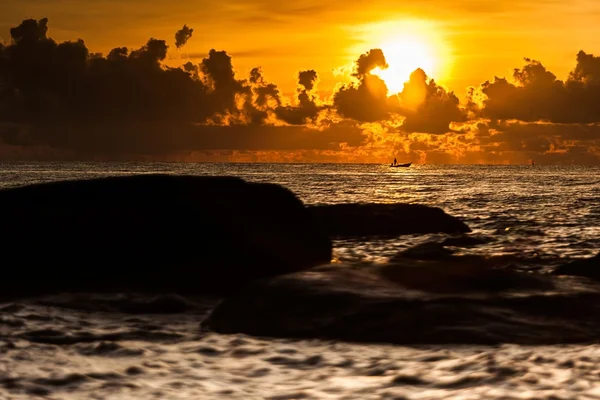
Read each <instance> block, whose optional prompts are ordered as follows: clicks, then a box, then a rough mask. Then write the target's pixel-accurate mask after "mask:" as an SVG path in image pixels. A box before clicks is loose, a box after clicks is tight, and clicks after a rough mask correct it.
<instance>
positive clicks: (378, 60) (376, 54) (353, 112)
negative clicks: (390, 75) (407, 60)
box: [333, 49, 389, 122]
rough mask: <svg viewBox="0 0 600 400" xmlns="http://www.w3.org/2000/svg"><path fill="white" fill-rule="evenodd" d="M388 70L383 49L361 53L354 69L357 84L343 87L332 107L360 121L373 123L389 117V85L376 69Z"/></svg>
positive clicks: (345, 115) (344, 115)
mask: <svg viewBox="0 0 600 400" xmlns="http://www.w3.org/2000/svg"><path fill="white" fill-rule="evenodd" d="M377 67H379V68H387V62H386V60H385V56H384V55H383V52H382V51H381V50H380V49H373V50H370V51H369V52H368V53H365V54H362V55H361V56H360V57H359V58H358V60H356V64H355V67H354V72H353V76H354V77H355V78H356V79H357V80H358V82H357V83H350V84H348V85H342V86H341V87H340V88H339V90H338V91H337V92H336V93H335V94H334V96H333V105H334V106H335V108H336V110H337V111H338V112H339V113H340V115H342V116H343V117H346V118H351V119H354V120H357V121H361V122H374V121H381V120H384V119H387V118H388V117H389V109H388V97H387V92H388V89H387V86H386V84H385V82H384V81H383V80H382V79H381V78H379V77H378V76H376V75H373V74H371V72H372V71H373V70H374V69H375V68H377Z"/></svg>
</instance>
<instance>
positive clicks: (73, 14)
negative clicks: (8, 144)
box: [0, 0, 600, 163]
mask: <svg viewBox="0 0 600 400" xmlns="http://www.w3.org/2000/svg"><path fill="white" fill-rule="evenodd" d="M0 9H1V10H2V13H0V38H1V39H3V41H4V42H5V43H6V44H8V43H9V40H8V39H9V38H10V34H9V29H10V28H11V27H14V26H16V25H18V24H19V23H20V22H21V21H22V20H23V19H26V18H34V19H41V18H43V17H47V18H48V19H49V20H50V24H49V25H50V31H49V32H48V35H49V36H50V37H52V38H53V39H55V40H56V41H59V42H60V41H65V40H74V39H77V38H83V39H84V40H85V43H86V45H87V47H88V48H89V49H90V51H93V52H102V53H104V54H105V55H106V54H107V53H108V51H109V50H110V49H112V48H114V47H117V46H127V47H129V48H139V47H141V46H142V45H144V44H145V43H146V42H147V40H148V38H150V37H154V38H158V39H165V40H167V42H168V44H169V46H170V48H169V53H168V57H167V59H166V64H167V65H171V66H180V65H182V64H184V63H185V62H187V61H193V63H195V64H197V63H200V62H202V60H203V59H204V58H206V57H207V56H208V52H209V50H210V49H216V50H226V51H227V53H228V54H229V55H231V56H232V58H233V66H234V68H235V71H236V73H237V74H238V76H239V78H246V77H247V76H248V73H249V71H250V70H251V69H252V68H253V67H257V66H260V67H262V73H263V76H264V79H265V81H268V82H273V83H275V84H277V86H278V88H279V89H280V90H281V92H282V93H283V94H284V95H285V97H286V98H292V97H294V96H296V92H295V91H296V88H297V87H298V72H299V71H304V70H310V69H314V70H316V71H317V73H318V75H319V78H318V85H317V89H316V91H315V92H314V93H316V94H318V96H319V100H318V102H317V103H318V104H325V103H327V104H333V95H334V93H336V92H337V91H338V90H339V84H340V82H348V81H350V80H351V79H354V78H352V77H351V74H352V72H353V68H354V66H355V61H356V60H357V59H358V57H359V56H361V54H364V53H366V52H368V51H369V50H371V49H374V48H382V49H383V50H384V53H385V56H386V59H387V62H388V64H389V68H388V70H387V72H386V71H384V70H380V69H375V70H373V71H372V73H373V74H374V75H377V76H380V77H381V78H383V79H384V81H385V82H386V84H387V87H388V89H390V91H389V92H388V94H389V95H392V94H395V93H398V92H401V91H402V90H403V87H404V82H405V81H407V80H408V79H409V73H410V72H411V71H413V70H414V69H415V68H417V67H422V68H424V69H425V72H426V73H427V75H428V76H429V77H430V78H434V79H435V82H436V83H437V84H440V85H441V86H442V87H443V88H444V89H445V90H448V91H454V92H455V93H456V95H457V96H458V98H459V99H460V102H461V106H460V107H463V108H464V110H463V111H464V113H465V115H466V114H468V113H471V114H469V116H468V118H467V117H465V118H467V120H463V119H461V118H462V117H461V118H454V117H453V116H452V115H451V114H452V112H453V110H450V109H444V111H443V112H445V113H446V114H447V118H448V121H452V123H451V124H450V128H449V129H448V134H445V135H444V134H443V132H438V131H439V126H431V124H429V125H427V124H428V123H429V122H428V121H429V120H431V119H435V118H436V117H437V114H435V113H434V114H431V113H432V112H433V111H431V110H434V109H435V106H432V107H434V108H431V110H429V111H427V110H426V111H427V112H423V113H421V111H419V113H420V114H419V113H416V114H411V111H410V110H409V109H408V108H407V104H406V101H407V100H406V99H407V97H406V96H407V95H405V97H404V98H403V99H402V98H401V99H400V100H394V99H392V102H393V101H397V102H399V103H400V104H401V107H400V109H402V110H403V111H402V112H404V114H402V116H403V117H407V115H408V117H407V118H408V119H411V118H412V120H411V121H410V123H411V124H412V125H413V129H412V130H408V128H406V127H407V124H408V122H405V123H404V125H401V123H400V122H398V120H397V118H396V117H391V118H392V119H394V118H396V120H394V121H392V120H390V121H386V122H381V120H380V119H377V118H371V119H369V118H370V117H369V116H367V117H366V118H363V119H360V118H359V119H355V121H358V122H356V125H352V126H353V128H357V129H361V130H362V132H363V135H364V137H365V138H367V139H366V140H365V141H364V142H363V143H362V144H361V145H360V146H356V145H352V144H349V143H351V142H353V141H354V142H356V141H357V139H356V137H355V136H352V135H350V134H349V136H351V139H349V140H347V141H344V140H343V138H342V139H340V137H341V136H340V134H339V133H338V130H337V129H338V128H337V126H338V125H336V124H338V122H335V123H334V124H333V125H328V128H326V129H330V128H331V130H332V132H334V133H331V135H333V136H334V137H335V138H336V140H338V139H340V140H338V141H337V142H336V143H338V142H339V143H340V145H339V149H337V150H333V149H331V148H329V147H327V146H326V145H325V144H323V145H322V146H321V147H322V148H320V149H317V150H315V149H302V148H298V149H295V150H297V151H295V152H290V151H287V152H281V151H271V152H268V151H267V150H265V151H267V152H266V153H265V152H260V151H256V152H251V151H250V150H248V149H240V148H232V149H230V150H231V151H230V152H229V153H218V154H216V153H215V155H213V156H214V158H215V159H218V160H225V159H229V160H231V159H240V160H241V159H244V160H245V159H248V160H294V161H298V160H311V161H318V160H320V159H321V160H331V161H367V162H380V160H387V159H389V158H391V156H392V155H395V154H397V153H398V152H404V154H405V155H406V157H409V156H410V158H411V159H412V161H415V162H418V161H421V162H515V163H527V162H529V160H530V158H533V157H534V156H535V152H536V151H539V152H540V154H542V155H543V156H544V157H546V158H547V159H548V162H558V163H560V162H578V160H579V158H578V157H579V156H580V155H581V154H583V153H582V150H581V149H582V148H584V147H585V148H586V149H587V151H588V152H587V153H586V154H585V157H584V156H581V157H584V158H581V160H584V161H585V162H596V161H597V162H600V136H599V135H598V134H597V133H595V132H596V131H595V129H596V126H595V125H594V126H592V127H590V126H588V125H584V124H589V123H592V124H600V121H596V120H595V119H590V118H589V117H588V116H585V118H580V117H581V116H579V115H577V116H574V115H567V116H565V115H558V114H556V113H554V114H553V112H554V111H555V110H556V109H560V106H553V107H554V108H553V109H552V110H554V111H552V110H549V109H543V110H542V109H540V110H537V109H536V110H533V111H531V112H530V113H529V114H527V113H525V114H526V115H522V113H520V112H519V111H518V110H510V109H509V108H510V105H511V104H509V103H507V102H508V100H507V101H506V102H505V104H500V103H501V102H502V99H503V98H507V97H502V96H504V94H502V93H504V92H502V90H504V89H502V87H501V85H499V86H495V87H494V88H492V89H490V90H492V91H491V92H490V93H500V95H496V97H495V101H496V102H495V103H494V102H492V103H490V104H491V105H490V107H488V110H486V112H487V113H486V112H481V110H479V111H477V110H475V111H474V110H471V109H469V108H468V107H469V106H468V104H467V101H466V97H465V96H466V93H467V91H468V87H469V86H473V87H477V88H479V87H480V85H482V84H483V83H484V82H486V81H493V80H494V77H495V76H499V77H506V78H507V79H508V80H509V82H513V78H512V74H513V70H514V69H515V68H522V67H523V66H524V65H525V61H524V58H525V57H528V58H531V59H533V60H540V61H541V62H542V63H543V65H544V67H545V68H546V69H547V70H548V71H551V72H552V73H554V74H555V75H556V77H557V78H558V79H559V80H566V79H567V78H568V75H569V72H571V71H572V70H573V69H574V68H575V66H576V56H577V54H578V52H579V51H580V50H585V51H586V52H587V53H588V54H595V55H598V54H600V43H599V42H598V40H597V38H598V37H600V24H598V20H599V17H600V2H598V1H596V0H573V1H558V0H537V1H535V2H533V1H517V0H506V1H501V2H492V1H483V0H415V1H411V2H401V1H397V0H372V1H369V2H366V1H364V0H360V1H359V0H331V1H328V2H324V1H317V0H304V1H303V2H290V1H287V2H286V1H281V0H202V1H190V0H185V1H184V0H169V1H166V0H144V1H142V0H127V1H119V0H0ZM183 24H187V25H188V26H190V27H192V28H193V29H194V34H193V37H192V39H191V40H190V41H189V42H188V43H187V45H186V46H184V47H183V48H182V49H181V50H178V49H176V48H175V46H174V45H173V42H174V40H173V36H174V33H175V32H176V31H177V30H178V29H180V28H181V27H182V25H183ZM421 64H423V65H421ZM369 73H370V72H369ZM582 79H584V78H582ZM585 79H587V78H585ZM367 80H368V79H367ZM365 82H367V81H365ZM531 82H533V81H531ZM531 82H525V81H524V82H522V84H523V85H525V86H526V85H529V84H530V83H531ZM582 82H583V80H582ZM586 82H587V81H586ZM367 83H368V82H367ZM531 84H532V85H533V86H531V87H532V88H533V89H531V93H533V95H535V96H537V95H538V94H539V98H540V99H543V98H544V94H543V93H545V92H543V91H536V90H537V89H536V90H534V89H535V88H536V87H537V86H535V82H533V83H531ZM517 86H519V84H518V85H517ZM496 89H497V90H499V92H498V91H494V90H496ZM528 90H529V89H528ZM523 93H529V92H523ZM350 95H352V93H350ZM442 96H446V94H445V92H444V93H442ZM511 96H512V95H511ZM515 96H516V95H515ZM519 96H520V95H519ZM527 96H530V95H529V94H527ZM527 96H525V97H518V96H517V97H515V98H517V99H520V100H519V101H523V102H524V103H522V104H524V107H527V101H526V99H529V98H531V96H530V97H527ZM565 96H566V95H565ZM563 97H564V96H563ZM508 98H511V99H512V97H508ZM536 98H537V97H536ZM564 98H569V97H568V96H567V97H564ZM590 98H591V97H590ZM348 99H349V98H348ZM444 99H445V100H444V101H446V100H447V99H446V98H445V97H444ZM524 99H525V100H524ZM347 101H350V100H347ZM361 101H362V100H361ZM510 101H512V100H510ZM561 101H564V99H563V100H561ZM590 101H591V100H590ZM594 101H595V100H594ZM450 102H451V100H450ZM365 104H367V103H365ZM444 104H447V103H444ZM519 104H521V103H519ZM556 104H564V103H560V102H558V101H557V103H556ZM500 105H502V107H500ZM343 106H344V105H343V104H342V107H343ZM347 106H348V105H347ZM336 107H337V108H338V111H339V112H338V115H337V117H336V118H338V117H340V118H342V119H343V118H346V117H348V115H349V114H348V113H346V115H344V113H343V112H342V111H340V110H341V109H339V107H338V104H336ZM369 107H371V105H370V104H368V105H367V107H366V108H367V109H368V108H369ZM373 107H374V106H373ZM494 107H495V108H494ZM540 107H541V106H540ZM325 108H327V107H325ZM363 108H365V107H363ZM409 108H410V107H409ZM371 111H372V110H371ZM413 111H414V110H413ZM407 113H408V114H407ZM428 113H429V114H428ZM321 114H325V111H322V112H321ZM321 114H320V115H321ZM411 115H412V117H411ZM490 115H491V116H492V117H491V118H492V120H493V119H494V118H499V121H491V122H490V121H489V120H485V121H484V119H485V118H489V117H490ZM549 115H550V117H548V116H549ZM329 117H330V116H327V117H326V116H319V120H321V119H323V118H326V119H327V118H329ZM547 117H548V118H549V119H550V120H551V121H552V124H551V125H552V126H551V127H548V126H547V125H546V124H540V123H539V121H538V119H539V120H545V119H547ZM348 118H350V117H348ZM452 118H454V119H452ZM334 120H335V121H338V120H337V119H335V118H334ZM328 121H329V123H331V121H330V120H329V119H328ZM482 121H483V122H482ZM313 122H315V121H313ZM1 123H2V121H0V128H2V124H1ZM342 123H345V122H343V121H342V122H340V124H342ZM315 124H316V122H315ZM573 124H578V125H573ZM317 125H318V124H317ZM402 126H403V127H404V129H403V128H401V127H402ZM309 128H310V129H312V128H314V126H313V127H312V128H311V126H309V125H307V126H305V127H303V128H302V129H309ZM299 129H300V128H299ZM319 129H324V128H323V127H320V128H319ZM420 129H424V130H423V131H422V130H420ZM598 130H599V131H600V125H599V126H598ZM525 131H526V132H527V133H526V134H524V133H523V132H525ZM591 131H593V132H591ZM399 132H401V134H400V133H399ZM564 132H568V134H566V133H564ZM573 132H576V133H573ZM577 132H578V133H577ZM590 132H591V133H590ZM298 135H300V136H302V134H301V133H298ZM511 135H512V136H511ZM524 135H529V136H527V137H526V136H524ZM300 136H298V138H300ZM273 137H276V136H273ZM597 138H598V139H597ZM542 139H543V140H542ZM584 139H585V140H593V141H592V142H586V143H583V142H582V140H584ZM265 140H266V139H265ZM298 140H300V139H298ZM302 140H304V139H302ZM540 140H541V141H544V143H543V144H541V142H540ZM269 143H270V144H271V142H269ZM0 144H1V138H0ZM285 145H286V146H289V145H290V144H289V143H287V142H286V143H285ZM348 146H349V147H348ZM519 146H520V147H521V148H522V149H523V151H522V152H521V153H519V152H518V148H519ZM536 146H537V147H536ZM250 147H252V146H250ZM267 147H268V146H267ZM538 148H539V149H542V148H543V151H542V150H536V149H538ZM325 150H326V151H325ZM7 151H8V152H10V151H13V150H12V148H10V149H8V150H7V149H6V148H4V150H3V149H2V148H0V154H3V153H6V152H7ZM244 151H250V152H249V153H244ZM319 151H321V152H320V153H319ZM178 154H179V153H178ZM194 154H197V152H195V151H192V150H190V151H188V152H185V151H184V152H183V153H180V154H179V155H176V156H173V155H171V156H169V157H176V158H177V157H181V158H186V159H189V158H190V157H191V158H194V157H195V156H193V155H194ZM224 154H225V155H224ZM231 154H234V155H235V156H231ZM532 154H533V155H532ZM213 156H210V157H213ZM206 157H208V158H210V157H209V156H206ZM232 157H233V158H232ZM236 157H237V158H236ZM401 157H402V156H401ZM561 157H562V158H561ZM594 157H596V158H594ZM200 158H202V157H200ZM590 160H591V161H590ZM594 160H596V161H594Z"/></svg>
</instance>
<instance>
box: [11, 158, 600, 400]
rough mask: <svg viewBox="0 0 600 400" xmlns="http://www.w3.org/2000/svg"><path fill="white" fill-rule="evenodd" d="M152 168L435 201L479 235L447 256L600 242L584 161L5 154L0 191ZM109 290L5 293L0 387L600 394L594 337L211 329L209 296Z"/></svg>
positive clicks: (140, 392) (338, 245)
mask: <svg viewBox="0 0 600 400" xmlns="http://www.w3.org/2000/svg"><path fill="white" fill-rule="evenodd" d="M149 173H164V174H185V175H213V176H217V175H218V176H224V175H226V176H237V177H241V178H243V179H245V180H248V181H253V182H270V183H277V184H281V185H283V186H285V187H287V188H289V189H290V190H292V191H293V192H294V193H296V195H297V196H298V197H299V198H300V199H301V200H302V201H304V203H305V204H307V205H315V204H337V203H396V202H400V203H415V204H425V205H429V206H435V207H439V208H441V209H443V210H444V211H446V212H447V213H448V214H450V215H453V216H456V217H458V218H460V219H461V220H463V221H464V222H465V223H466V224H467V225H469V227H470V228H471V229H472V231H473V232H472V233H471V235H472V236H474V237H477V238H479V239H481V241H480V242H481V244H479V245H477V246H472V247H468V248H457V249H455V250H456V252H457V253H459V254H461V253H465V254H469V253H474V254H483V255H493V256H504V257H507V259H510V260H511V262H513V263H514V264H515V265H516V266H517V267H518V268H520V269H523V270H535V271H538V270H539V271H542V272H544V271H547V270H551V269H552V268H553V267H555V266H557V265H560V264H564V263H566V262H568V261H571V260H574V259H579V258H586V257H590V256H593V255H595V254H597V253H598V252H599V249H600V202H599V201H598V199H599V198H600V167H595V166H550V165H548V166H545V165H535V166H529V165H527V166H510V165H413V166H411V167H410V168H389V166H388V165H376V164H256V163H254V164H244V163H93V162H85V163H83V162H82V163H78V162H69V163H59V162H0V188H9V187H16V186H22V185H28V184H33V183H39V182H49V181H57V180H67V179H86V178H95V177H103V176H115V175H131V174H149ZM207 195H209V194H207ZM0 223H1V221H0ZM443 238H444V235H441V234H435V235H405V236H399V237H395V238H377V239H374V238H356V239H344V240H335V241H334V260H333V261H334V262H336V263H343V264H349V265H351V264H364V263H385V262H387V260H388V259H389V258H391V257H393V256H394V255H396V254H398V253H399V252H400V251H402V250H404V249H407V248H410V247H413V246H416V245H419V244H421V243H423V242H428V241H436V240H441V239H443ZM3 267H4V268H10V267H11V266H10V265H7V264H4V263H3ZM82 267H84V266H82ZM112 296H113V297H112V298H109V297H107V295H104V296H102V295H94V294H89V295H87V296H86V295H84V296H83V297H82V296H81V295H80V296H78V297H71V298H69V297H62V298H60V299H59V300H56V299H54V300H53V301H50V300H48V301H45V302H39V301H19V302H15V303H5V304H0V399H32V398H43V399H273V400H292V399H365V400H366V399H445V398H449V399H450V398H451V399H464V400H467V399H600V346H599V345H597V344H586V345H556V346H521V345H512V344H502V345H496V346H465V345H462V346H457V345H435V346H434V345H429V346H423V345H421V346H392V345H381V344H372V345H370V344H354V343H345V342H337V341H331V340H329V341H323V340H292V339H270V338H255V337H250V336H246V335H219V334H215V333H210V332H203V331H202V330H201V329H200V321H201V320H202V318H204V316H205V315H206V313H208V312H209V311H210V309H211V307H213V306H214V304H215V303H216V301H218V300H217V299H205V301H204V302H203V303H202V306H201V307H197V308H194V311H193V312H192V311H190V312H189V313H179V314H156V313H152V314H150V313H148V314H145V313H143V312H142V313H140V312H129V313H127V312H122V311H119V312H117V311H115V309H114V307H111V305H114V304H116V303H120V304H121V303H123V302H125V303H126V302H127V301H131V295H130V294H126V293H124V294H119V295H112ZM48 338H50V339H48ZM51 338H55V339H54V340H52V339H51ZM82 338H85V340H83V339H82ZM315 356H318V357H317V358H315ZM315 360H316V361H315ZM492 364H493V365H494V366H495V368H493V369H491V368H490V365H492ZM497 366H501V367H502V368H497Z"/></svg>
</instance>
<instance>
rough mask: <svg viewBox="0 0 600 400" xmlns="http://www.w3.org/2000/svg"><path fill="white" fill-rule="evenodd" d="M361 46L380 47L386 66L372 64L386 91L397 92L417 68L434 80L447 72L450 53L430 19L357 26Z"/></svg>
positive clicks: (442, 78)
mask: <svg viewBox="0 0 600 400" xmlns="http://www.w3.org/2000/svg"><path fill="white" fill-rule="evenodd" d="M359 31H360V32H359V35H360V36H361V39H362V42H363V43H364V44H361V46H363V47H364V46H365V44H366V45H367V47H368V48H367V49H362V50H360V51H359V52H358V54H359V53H364V52H365V51H367V50H369V49H371V48H379V49H381V50H383V53H384V55H385V58H386V61H387V63H388V68H386V69H381V68H376V69H375V70H373V71H372V73H373V74H374V75H377V76H379V77H380V78H382V79H383V80H384V81H385V83H386V85H387V87H388V91H389V92H388V93H389V94H395V93H398V92H401V91H402V89H403V87H404V82H406V81H407V80H408V79H409V77H410V74H411V73H412V72H413V71H414V70H416V69H417V68H421V69H423V70H424V71H425V73H427V75H428V76H429V77H430V78H434V79H435V80H436V81H437V82H439V81H443V80H444V79H445V78H448V77H449V75H450V69H451V65H452V55H451V49H450V47H449V45H448V44H447V43H446V41H445V40H444V34H443V30H442V28H441V27H439V26H435V25H434V24H433V23H431V22H427V21H419V20H401V21H388V22H383V23H377V24H370V25H367V26H363V27H361V28H360V29H359Z"/></svg>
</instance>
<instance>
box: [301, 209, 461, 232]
mask: <svg viewBox="0 0 600 400" xmlns="http://www.w3.org/2000/svg"><path fill="white" fill-rule="evenodd" d="M309 212H310V213H311V214H312V216H313V217H314V218H315V219H316V220H318V221H319V223H320V225H321V226H322V229H323V230H324V232H326V233H327V234H329V235H330V236H336V237H347V236H394V235H406V234H428V233H467V232H470V231H471V229H470V228H469V227H468V226H467V225H466V224H465V223H464V222H462V221H461V220H459V219H458V218H455V217H452V216H450V215H448V214H446V213H445V212H444V211H443V210H441V209H440V208H435V207H428V206H424V205H419V204H335V205H322V206H313V207H309Z"/></svg>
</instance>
